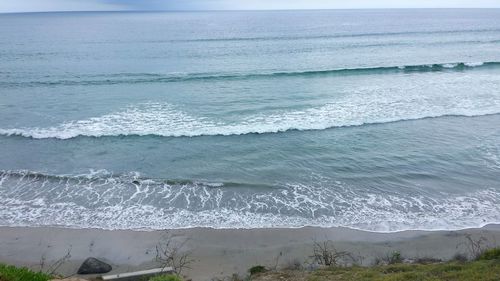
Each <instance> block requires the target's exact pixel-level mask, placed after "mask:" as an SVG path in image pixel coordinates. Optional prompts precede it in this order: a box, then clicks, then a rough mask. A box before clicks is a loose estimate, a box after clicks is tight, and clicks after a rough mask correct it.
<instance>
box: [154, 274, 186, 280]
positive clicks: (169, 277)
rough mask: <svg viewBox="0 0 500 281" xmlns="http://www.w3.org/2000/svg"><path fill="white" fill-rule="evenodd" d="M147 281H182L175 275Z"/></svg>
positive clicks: (161, 276)
mask: <svg viewBox="0 0 500 281" xmlns="http://www.w3.org/2000/svg"><path fill="white" fill-rule="evenodd" d="M149 281H182V278H180V277H179V276H177V275H172V274H168V275H160V276H156V277H153V278H150V279H149Z"/></svg>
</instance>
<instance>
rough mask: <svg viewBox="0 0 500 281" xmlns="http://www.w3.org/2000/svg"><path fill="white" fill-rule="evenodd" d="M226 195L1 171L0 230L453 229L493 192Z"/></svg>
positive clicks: (322, 187)
mask: <svg viewBox="0 0 500 281" xmlns="http://www.w3.org/2000/svg"><path fill="white" fill-rule="evenodd" d="M240 185H241V186H239V187H238V188H233V187H234V186H233V183H203V182H194V181H167V180H158V179H148V178H142V177H141V176H140V175H139V174H138V173H130V174H125V175H113V174H111V173H108V172H106V171H94V172H92V173H89V174H87V175H80V176H64V175H62V176H56V175H48V174H43V173H35V172H30V171H0V187H1V188H0V200H1V201H2V204H1V205H0V225H10V226H13V225H29V226H66V227H77V228H89V227H91V228H105V229H149V230H153V229H167V228H168V229H172V228H188V227H213V228H268V227H301V226H321V227H330V226H332V227H333V226H343V227H351V228H358V229H364V230H370V231H398V230H405V229H427V230H432V229H460V228H467V227H478V226H482V225H484V224H486V223H494V222H497V221H496V220H497V219H498V217H500V192H498V190H495V189H484V190H478V191H474V192H470V193H467V194H461V195H456V194H441V195H439V196H432V197H431V196H429V195H426V194H403V193H398V192H390V191H386V192H384V193H383V194H382V193H377V191H372V190H369V189H365V188H357V187H353V186H349V185H347V184H345V183H343V182H339V181H330V180H326V179H324V178H322V177H319V176H318V177H317V178H316V180H315V181H314V182H313V183H311V184H301V183H282V184H277V185H276V186H273V187H267V188H260V189H255V188H248V189H245V188H242V187H243V186H245V185H244V184H240Z"/></svg>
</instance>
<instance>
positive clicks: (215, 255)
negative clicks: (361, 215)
mask: <svg viewBox="0 0 500 281" xmlns="http://www.w3.org/2000/svg"><path fill="white" fill-rule="evenodd" d="M166 233H167V231H132V230H99V229H67V228H55V227H36V228H33V227H1V228H0V238H1V239H0V262H4V263H8V264H14V265H19V266H28V267H31V268H33V269H35V270H36V269H39V267H40V261H41V258H42V257H44V256H45V263H46V264H51V262H54V261H55V260H57V259H59V258H61V257H63V256H64V255H65V254H66V253H67V252H68V250H70V251H71V258H69V259H68V261H67V262H66V263H64V264H63V265H62V266H61V267H60V269H59V273H60V274H62V275H65V276H70V275H74V274H75V273H76V271H77V269H78V267H79V266H80V264H81V263H82V262H83V261H84V260H85V259H86V258H88V257H96V258H99V259H102V260H103V261H106V262H108V263H109V264H111V265H112V266H113V271H112V272H111V273H121V272H128V271H134V270H142V269H149V268H154V267H158V264H157V263H155V262H154V258H155V255H156V251H155V247H156V246H157V245H158V243H160V242H161V241H162V239H163V237H164V236H165V234H166ZM168 233H169V236H170V237H171V238H172V239H173V240H174V241H176V242H179V243H182V241H186V242H185V244H184V247H183V251H187V252H189V256H190V258H192V260H193V262H192V263H191V264H190V267H191V269H187V270H186V271H185V272H183V274H186V275H187V277H188V278H189V279H192V280H193V281H198V280H200V281H202V280H211V279H212V278H215V277H218V278H223V277H228V276H231V275H232V274H234V273H237V274H240V276H245V275H246V274H248V269H249V268H250V267H252V266H255V265H263V266H266V267H268V268H277V269H282V268H285V267H287V266H290V264H293V263H296V262H297V261H299V262H301V263H303V264H304V265H305V266H306V267H307V263H308V260H310V259H309V256H311V255H312V249H313V243H314V242H322V241H331V242H332V245H334V247H335V248H336V249H337V250H338V251H348V252H350V253H352V254H353V255H355V256H358V257H362V263H363V265H371V264H373V263H374V261H375V259H376V258H384V257H386V256H388V255H390V254H392V253H393V252H400V253H401V256H402V257H403V258H405V259H419V258H420V259H424V258H433V259H442V260H448V259H451V258H452V257H453V256H454V255H456V254H457V253H461V254H466V255H467V254H470V253H469V250H468V248H467V247H468V242H467V239H466V235H471V237H472V238H473V239H475V240H478V239H480V238H481V237H484V238H485V239H486V242H485V246H498V244H497V241H500V225H487V226H485V227H483V228H476V229H464V230H459V231H402V232H394V233H375V232H366V231H360V230H353V229H348V228H316V227H304V228H296V229H272V228H271V229H208V228H192V229H179V230H170V231H168ZM280 253H281V255H280Z"/></svg>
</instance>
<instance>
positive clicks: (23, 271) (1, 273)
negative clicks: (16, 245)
mask: <svg viewBox="0 0 500 281" xmlns="http://www.w3.org/2000/svg"><path fill="white" fill-rule="evenodd" d="M50 279H51V276H49V275H48V274H45V273H41V272H33V271H31V270H29V269H27V268H19V267H15V266H11V265H4V264H0V280H1V281H47V280H50Z"/></svg>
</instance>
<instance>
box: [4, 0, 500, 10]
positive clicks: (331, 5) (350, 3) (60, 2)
mask: <svg viewBox="0 0 500 281" xmlns="http://www.w3.org/2000/svg"><path fill="white" fill-rule="evenodd" d="M352 8H354V9H356V8H500V0H0V12H35V11H109V10H261V9H352Z"/></svg>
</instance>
